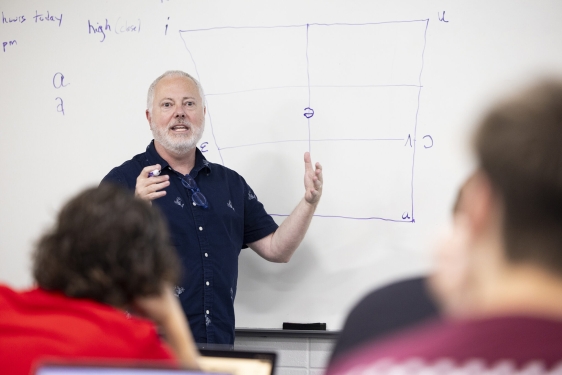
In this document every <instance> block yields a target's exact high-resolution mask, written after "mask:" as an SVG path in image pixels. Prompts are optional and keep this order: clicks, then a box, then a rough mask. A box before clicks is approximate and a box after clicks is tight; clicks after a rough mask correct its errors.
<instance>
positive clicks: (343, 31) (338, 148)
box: [179, 12, 444, 223]
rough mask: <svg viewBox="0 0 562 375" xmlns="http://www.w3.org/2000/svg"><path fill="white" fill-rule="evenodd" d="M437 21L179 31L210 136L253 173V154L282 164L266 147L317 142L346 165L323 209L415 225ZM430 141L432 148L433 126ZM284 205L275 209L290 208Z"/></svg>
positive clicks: (333, 214) (281, 150)
mask: <svg viewBox="0 0 562 375" xmlns="http://www.w3.org/2000/svg"><path fill="white" fill-rule="evenodd" d="M443 17H444V12H443ZM428 27H429V19H414V20H397V21H383V22H371V23H355V24H353V23H307V24H297V25H273V26H220V27H209V28H205V29H186V30H180V31H179V34H180V37H181V39H182V41H183V47H184V48H185V50H186V51H187V54H188V56H189V63H190V64H192V66H193V69H191V70H192V71H193V72H194V73H195V76H196V78H198V80H199V81H200V82H201V84H202V85H203V87H204V88H205V91H206V94H205V104H206V107H207V116H208V125H209V130H210V131H211V134H212V138H211V139H210V142H211V143H210V144H209V145H208V146H211V145H212V144H213V143H214V146H215V148H216V150H218V154H219V157H220V160H221V162H222V164H224V165H225V166H227V167H230V168H233V169H235V170H237V171H239V172H240V173H241V174H242V175H246V173H245V172H244V169H245V168H250V167H248V165H249V164H251V168H254V170H255V169H256V168H263V173H267V171H268V170H270V169H271V168H270V167H268V166H267V165H266V163H267V162H266V161H265V160H261V159H264V158H259V157H258V159H260V160H255V159H252V155H261V154H260V153H266V154H268V155H273V154H272V153H273V152H276V153H277V154H278V155H293V154H294V153H295V152H294V150H302V151H310V152H311V153H312V155H313V157H315V159H317V160H319V161H320V162H322V163H323V164H325V163H328V164H330V158H334V161H337V164H338V165H345V167H343V169H341V170H332V171H331V174H332V176H337V177H334V178H335V180H336V181H333V180H332V181H331V184H330V189H326V190H325V191H324V198H323V199H324V200H326V201H330V205H331V206H330V208H329V209H326V210H325V211H321V210H322V207H321V206H322V205H321V206H319V209H318V211H317V213H316V215H315V216H317V217H324V218H335V219H348V220H380V221H387V222H396V223H415V210H414V181H415V178H414V177H415V159H416V139H417V131H418V118H419V113H420V98H421V93H422V89H423V84H422V75H423V69H424V54H425V46H426V38H427V30H428ZM350 56H353V58H350ZM233 103H237V104H233ZM254 103H259V104H254ZM422 145H423V146H424V148H430V147H432V146H433V139H432V138H431V136H429V135H426V136H424V138H423V143H422ZM404 146H406V147H404ZM279 158H282V156H279ZM243 160H245V161H246V162H245V163H244V162H243ZM249 160H251V163H248V161H249ZM358 161H360V163H361V165H362V167H359V164H358ZM260 163H263V165H264V166H263V167H260V165H261V164H260ZM355 171H360V172H355ZM250 172H251V171H250V170H249V173H250ZM268 176H270V174H268ZM271 177H272V178H276V179H278V180H275V181H270V183H272V184H273V185H276V186H277V185H278V186H283V185H284V184H285V183H286V178H285V177H284V176H283V175H281V174H278V173H275V174H274V175H273V176H271ZM327 186H328V185H327ZM329 194H333V196H331V197H330V196H328V195H329ZM381 201H382V202H383V203H381ZM332 202H338V203H334V204H332ZM275 203H276V202H273V204H275ZM270 206H271V203H270V202H268V207H270ZM289 206H291V205H290V204H288V205H287V207H289ZM279 207H281V206H279ZM290 208H292V206H291V207H290ZM283 209H284V208H280V209H278V210H276V211H271V212H274V213H273V214H272V215H273V216H288V215H289V214H290V212H284V211H283ZM274 210H275V208H274Z"/></svg>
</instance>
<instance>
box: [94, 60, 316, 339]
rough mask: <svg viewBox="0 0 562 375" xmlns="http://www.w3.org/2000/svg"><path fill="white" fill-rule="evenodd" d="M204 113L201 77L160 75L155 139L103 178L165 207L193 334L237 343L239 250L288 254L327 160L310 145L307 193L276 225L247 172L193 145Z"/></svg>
mask: <svg viewBox="0 0 562 375" xmlns="http://www.w3.org/2000/svg"><path fill="white" fill-rule="evenodd" d="M205 113H206V107H205V103H204V94H203V90H202V88H201V85H200V84H199V82H197V80H196V79H194V78H193V77H191V76H190V75H189V74H187V73H184V72H182V71H168V72H166V73H164V74H163V75H161V76H160V77H158V78H157V79H156V80H155V81H154V82H153V83H152V85H151V86H150V88H149V90H148V100H147V110H146V118H147V120H148V122H149V124H150V129H151V130H152V134H153V136H154V141H153V142H151V143H150V144H149V145H148V147H147V149H146V152H144V153H142V154H139V155H136V156H135V157H133V158H132V159H131V160H129V161H126V162H125V163H123V164H122V165H121V166H119V167H116V168H114V169H113V170H111V172H109V174H108V175H107V176H105V177H104V179H103V181H102V182H115V183H119V184H122V185H125V186H127V187H128V188H130V189H131V190H134V191H135V195H136V196H137V197H139V198H141V199H144V200H147V201H152V202H153V203H155V204H157V205H158V206H159V207H160V209H161V210H162V211H163V212H164V214H165V216H166V218H167V220H168V225H169V229H170V232H171V236H172V240H173V242H174V245H175V246H176V249H177V251H178V254H179V256H180V258H181V260H182V263H183V268H184V278H183V282H182V283H181V285H178V286H177V287H176V294H177V295H178V297H179V299H180V301H181V304H182V307H183V309H184V311H185V313H186V316H187V318H188V320H189V323H190V325H191V329H192V333H193V336H194V339H195V341H196V342H198V343H212V344H230V345H232V344H233V343H234V305H233V304H234V298H235V296H236V284H237V279H238V255H239V253H240V250H241V249H242V248H244V247H246V246H248V247H250V248H251V249H252V250H254V251H255V252H256V253H258V254H259V255H260V256H261V257H263V258H265V259H267V260H269V261H272V262H288V261H289V259H290V258H291V256H292V254H293V253H294V251H295V250H296V248H297V247H298V245H299V244H300V242H301V241H302V239H303V238H304V235H305V233H306V231H307V229H308V226H309V224H310V221H311V220H312V216H313V214H314V211H315V209H316V206H317V205H318V202H319V200H320V196H321V195H322V167H321V166H320V164H319V163H316V165H315V167H314V168H313V167H312V163H311V160H310V155H309V153H308V152H307V153H305V155H304V162H305V176H304V185H305V194H304V198H303V199H302V200H301V201H300V202H299V204H298V205H297V207H296V208H295V209H294V210H293V212H292V213H291V215H289V216H288V217H287V218H286V219H285V221H283V223H282V224H281V225H280V226H279V227H278V226H277V224H276V223H275V222H274V221H273V219H272V218H271V217H270V216H269V215H268V214H267V213H266V211H265V209H264V208H263V205H262V204H261V203H260V202H259V201H258V200H257V197H256V195H255V194H254V192H253V191H252V189H251V188H250V187H249V186H248V184H247V183H246V181H245V180H244V179H243V178H242V176H240V175H239V174H237V173H236V172H234V171H232V170H230V169H228V168H225V167H223V166H222V165H219V164H214V163H210V162H208V161H207V160H206V159H205V157H204V156H203V154H202V153H201V151H200V150H199V149H198V148H197V147H196V145H197V142H198V141H199V140H200V139H201V136H202V135H203V130H204V126H205ZM154 171H160V173H159V174H158V172H156V173H154Z"/></svg>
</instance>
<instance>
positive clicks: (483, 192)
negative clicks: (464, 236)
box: [459, 171, 494, 235]
mask: <svg viewBox="0 0 562 375" xmlns="http://www.w3.org/2000/svg"><path fill="white" fill-rule="evenodd" d="M464 189H465V190H464V191H463V194H462V197H461V201H460V202H459V212H461V213H462V214H463V216H464V217H465V219H466V220H468V226H469V228H470V231H471V232H472V233H471V234H472V235H478V234H480V233H481V232H482V231H485V230H486V229H487V228H488V227H489V224H490V220H491V219H492V216H493V205H494V191H493V189H492V184H491V183H490V179H489V178H488V176H486V174H485V173H484V172H482V171H477V172H475V173H474V174H473V175H472V176H471V177H470V178H469V180H468V181H467V183H466V186H465V188H464Z"/></svg>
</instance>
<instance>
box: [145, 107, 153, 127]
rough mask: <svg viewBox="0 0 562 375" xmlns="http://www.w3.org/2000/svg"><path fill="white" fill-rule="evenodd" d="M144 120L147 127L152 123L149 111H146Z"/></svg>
mask: <svg viewBox="0 0 562 375" xmlns="http://www.w3.org/2000/svg"><path fill="white" fill-rule="evenodd" d="M146 119H147V120H148V126H150V124H151V123H152V116H151V115H150V111H149V110H148V109H147V110H146Z"/></svg>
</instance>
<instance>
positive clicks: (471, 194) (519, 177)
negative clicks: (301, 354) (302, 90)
mask: <svg viewBox="0 0 562 375" xmlns="http://www.w3.org/2000/svg"><path fill="white" fill-rule="evenodd" d="M475 151H476V156H477V160H478V169H477V171H476V172H475V173H474V174H473V175H472V176H471V178H470V179H469V181H468V182H467V183H466V185H465V186H464V191H463V194H462V196H461V198H460V202H459V204H460V207H459V214H458V217H457V218H456V220H455V221H454V229H453V231H452V233H451V236H450V237H449V239H448V240H445V241H443V243H442V245H441V246H440V248H439V252H438V265H437V268H436V271H435V274H434V275H433V276H432V278H431V280H430V281H431V283H430V284H431V287H432V290H433V291H434V293H435V295H436V296H437V297H438V300H439V301H440V304H441V305H442V306H441V307H442V309H443V310H444V311H445V313H446V314H447V317H446V318H444V319H443V320H442V321H440V322H437V323H433V324H431V325H425V326H423V327H420V328H416V329H414V330H410V331H408V332H407V333H402V334H400V335H398V336H393V337H392V338H389V339H387V340H383V341H380V342H375V343H372V344H369V345H365V346H362V347H361V348H358V349H356V350H354V351H353V352H351V353H349V354H348V355H345V356H342V357H341V358H339V359H338V360H337V361H336V362H335V363H333V365H332V366H330V368H329V369H328V371H327V373H328V374H329V375H335V374H355V375H359V374H367V373H369V374H373V373H377V374H386V373H388V374H390V373H393V374H395V373H396V374H398V373H400V374H418V373H420V374H421V373H424V374H432V373H453V372H454V373H456V374H464V373H467V374H468V373H473V374H474V373H502V374H510V373H521V372H522V371H523V372H525V371H528V373H533V374H540V373H549V372H550V373H553V372H557V373H560V372H561V371H562V83H556V82H543V83H540V84H538V85H536V86H533V87H531V88H529V89H527V90H526V91H524V92H522V93H520V94H519V95H517V96H515V97H512V98H510V99H509V100H507V101H504V102H502V103H500V104H498V105H497V106H496V107H494V108H493V109H492V111H491V112H490V113H489V114H488V115H487V116H486V117H485V118H484V120H483V121H482V124H481V126H480V127H479V129H478V131H477V133H476V137H475Z"/></svg>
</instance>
